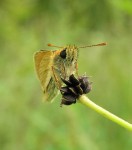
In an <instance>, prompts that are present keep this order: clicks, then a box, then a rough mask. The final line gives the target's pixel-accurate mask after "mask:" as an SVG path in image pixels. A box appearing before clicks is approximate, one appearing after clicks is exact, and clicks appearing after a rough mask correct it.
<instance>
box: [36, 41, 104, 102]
mask: <svg viewBox="0 0 132 150" xmlns="http://www.w3.org/2000/svg"><path fill="white" fill-rule="evenodd" d="M103 45H106V43H100V44H96V45H89V46H84V47H77V46H75V45H73V46H71V45H68V46H65V47H59V46H54V45H52V44H48V46H52V47H57V48H59V49H58V50H54V51H50V50H40V51H38V52H36V53H35V55H34V62H35V69H36V73H37V76H38V78H39V80H40V83H41V86H42V90H43V95H44V97H43V99H44V101H50V102H51V101H53V99H54V98H55V97H56V95H57V94H58V92H59V90H60V88H61V86H62V84H63V82H62V78H63V79H65V80H67V79H68V78H69V76H70V75H72V74H78V52H79V48H85V47H93V46H103Z"/></svg>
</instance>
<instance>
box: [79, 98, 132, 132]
mask: <svg viewBox="0 0 132 150" xmlns="http://www.w3.org/2000/svg"><path fill="white" fill-rule="evenodd" d="M79 101H80V102H81V103H82V104H84V105H86V106H88V107H90V108H91V109H93V110H95V111H96V112H98V113H99V114H101V115H102V116H104V117H106V118H108V119H110V120H112V121H113V122H115V123H117V124H119V125H120V126H122V127H124V128H126V129H128V130H130V131H132V124H130V123H128V122H127V121H125V120H123V119H121V118H119V117H117V116H116V115H114V114H112V113H111V112H109V111H107V110H105V109H104V108H102V107H100V106H98V105H97V104H95V103H94V102H92V101H91V100H90V99H89V98H88V97H86V96H85V95H82V96H80V97H79Z"/></svg>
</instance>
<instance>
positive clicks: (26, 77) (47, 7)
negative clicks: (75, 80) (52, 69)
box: [0, 0, 132, 150]
mask: <svg viewBox="0 0 132 150" xmlns="http://www.w3.org/2000/svg"><path fill="white" fill-rule="evenodd" d="M104 41H107V42H108V46H107V47H94V48H87V49H81V50H80V52H79V60H78V61H79V74H83V73H84V72H86V73H87V74H88V75H89V76H92V78H91V80H92V81H93V90H92V92H91V93H90V94H89V97H90V98H91V99H92V100H93V101H95V102H96V103H97V104H99V105H101V106H103V107H104V108H106V109H108V110H110V111H111V112H113V113H115V114H116V115H118V116H120V117H122V118H124V119H126V120H128V121H129V122H131V123H132V115H131V114H132V49H131V47H132V1H131V0H126V1H124V0H100V1H99V0H91V1H90V0H89V1H88V0H82V1H80V0H73V1H71V0H58V1H56V0H22V1H19V0H5V1H0V70H1V71H0V150H62V149H63V150H67V149H68V150H73V149H76V150H88V149H90V150H100V149H101V150H117V149H120V150H130V149H131V147H132V134H131V133H130V132H129V131H126V130H125V129H123V128H122V127H120V126H118V125H116V124H114V123H113V122H111V121H109V120H107V119H105V118H103V117H102V116H100V115H98V114H97V113H96V112H93V110H90V109H88V108H86V107H85V106H82V105H80V104H76V105H71V106H69V107H63V108H60V107H59V104H60V97H57V98H56V100H55V102H54V103H52V104H48V103H42V101H41V99H42V91H41V88H40V84H39V81H38V80H37V79H36V75H35V71H34V62H33V54H34V52H35V51H37V50H39V49H52V48H49V47H47V46H46V44H47V43H49V42H50V43H53V44H55V45H58V46H63V45H64V46H65V45H67V44H76V45H78V46H83V45H88V44H96V43H99V42H104ZM53 49H54V48H53Z"/></svg>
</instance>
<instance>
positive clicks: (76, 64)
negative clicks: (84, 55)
mask: <svg viewBox="0 0 132 150" xmlns="http://www.w3.org/2000/svg"><path fill="white" fill-rule="evenodd" d="M75 68H76V74H77V76H78V77H79V75H78V63H77V62H76V63H75Z"/></svg>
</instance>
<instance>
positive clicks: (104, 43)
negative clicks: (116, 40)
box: [98, 42, 107, 46]
mask: <svg viewBox="0 0 132 150" xmlns="http://www.w3.org/2000/svg"><path fill="white" fill-rule="evenodd" d="M98 45H99V46H104V45H107V43H106V42H103V43H100V44H98Z"/></svg>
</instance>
